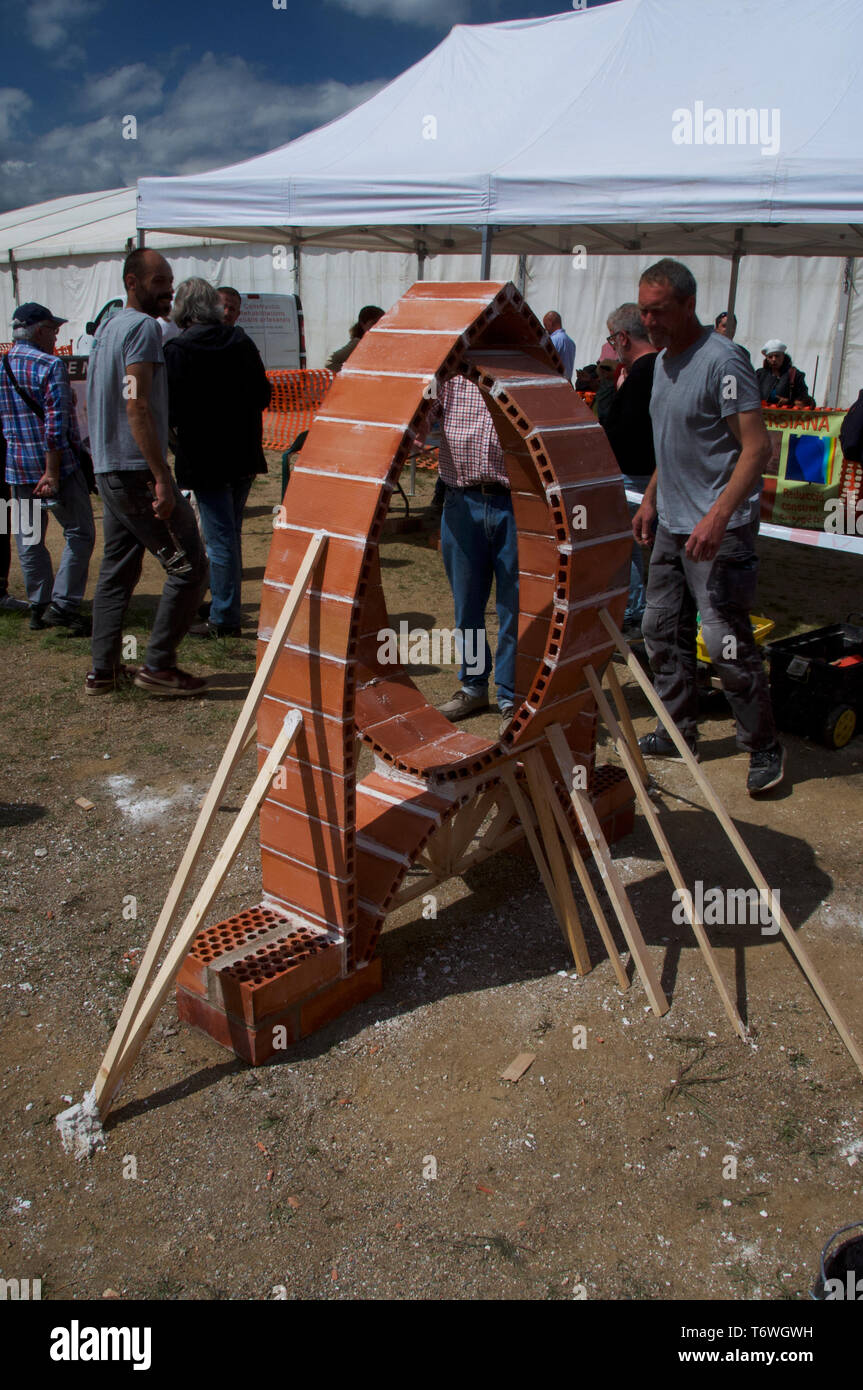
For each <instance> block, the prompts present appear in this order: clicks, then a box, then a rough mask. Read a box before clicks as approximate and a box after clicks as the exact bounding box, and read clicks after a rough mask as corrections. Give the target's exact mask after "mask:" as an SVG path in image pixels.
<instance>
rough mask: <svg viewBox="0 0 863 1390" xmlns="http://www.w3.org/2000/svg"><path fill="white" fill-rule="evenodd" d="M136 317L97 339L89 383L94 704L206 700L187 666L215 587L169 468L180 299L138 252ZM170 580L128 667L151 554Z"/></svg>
mask: <svg viewBox="0 0 863 1390" xmlns="http://www.w3.org/2000/svg"><path fill="white" fill-rule="evenodd" d="M123 284H124V286H125V289H126V295H127V300H126V307H125V309H121V310H120V311H119V312H118V313H116V314H114V315H112V317H111V318H109V319H107V320H106V321H105V322H104V323H103V324H102V326H101V327H100V329H99V332H98V333H97V335H96V341H95V342H94V344H93V351H92V353H91V354H90V367H89V371H88V373H87V415H88V418H89V423H90V445H91V448H92V450H93V467H94V469H95V473H96V486H97V487H98V489H99V496H100V497H101V499H102V503H103V505H104V514H103V522H102V525H103V529H104V534H105V546H104V552H103V556H102V566H101V569H100V571H99V582H98V584H97V585H96V593H95V596H94V598H93V670H92V671H90V673H89V674H88V676H87V680H86V683H85V689H86V692H87V694H88V695H102V694H105V693H107V692H109V691H111V690H115V689H117V688H118V687H119V686H121V685H124V684H126V683H127V682H128V680H130V679H132V680H134V683H135V685H136V686H138V687H139V688H140V689H141V690H145V691H146V692H147V693H148V694H149V695H157V696H177V695H196V694H198V693H199V692H200V691H201V690H203V688H204V686H205V685H206V681H204V680H202V679H201V678H200V677H198V676H192V675H189V674H188V673H187V672H185V671H181V670H180V669H179V668H178V666H177V646H178V644H179V643H180V641H181V640H182V639H183V637H185V635H186V633H187V632H188V631H189V628H190V626H191V623H192V620H193V618H194V616H195V611H196V609H197V607H198V604H199V603H200V602H201V599H202V597H203V594H204V589H205V588H206V584H207V560H206V556H205V554H204V547H203V543H202V541H201V535H200V532H199V530H198V526H197V523H196V521H195V517H194V514H193V512H192V509H191V507H190V506H189V503H188V502H187V501H186V499H185V498H184V497H182V496H181V494H180V492H179V489H178V488H177V484H176V483H175V481H174V479H173V477H172V476H171V470H170V469H169V467H168V464H167V448H168V382H167V376H166V372H165V356H164V353H163V351H162V334H161V332H160V330H159V324H158V319H159V317H160V316H164V315H165V314H167V312H168V310H169V309H170V307H171V300H172V299H173V285H174V278H173V275H172V273H171V267H170V266H169V265H168V262H167V261H166V260H165V258H164V256H160V255H159V253H158V251H148V250H143V249H142V250H137V251H132V252H131V253H130V255H128V256H127V257H126V260H125V263H124V265H123ZM148 550H149V552H150V554H151V555H155V557H156V559H157V560H158V561H159V563H160V564H161V566H162V568H163V569H164V571H165V576H166V577H165V584H164V587H163V589H162V597H161V599H160V600H159V606H158V608H157V609H156V615H155V618H154V620H153V627H152V630H151V632H150V640H149V642H148V644H147V652H146V657H145V664H144V665H143V666H142V667H141V669H140V671H138V672H136V673H132V672H131V671H128V670H127V669H126V668H125V667H124V666H123V665H122V664H121V660H120V657H121V651H122V640H123V620H124V618H125V615H126V609H127V608H128V606H129V601H130V599H131V597H132V594H133V592H134V589H135V586H136V584H137V583H138V580H139V579H140V577H141V565H142V563H143V559H144V554H145V552H146V551H148Z"/></svg>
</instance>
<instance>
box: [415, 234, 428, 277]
mask: <svg viewBox="0 0 863 1390" xmlns="http://www.w3.org/2000/svg"><path fill="white" fill-rule="evenodd" d="M428 253H429V249H428V247H427V246H426V244H425V242H424V241H418V242H417V279H418V280H424V279H425V278H426V257H427V256H428Z"/></svg>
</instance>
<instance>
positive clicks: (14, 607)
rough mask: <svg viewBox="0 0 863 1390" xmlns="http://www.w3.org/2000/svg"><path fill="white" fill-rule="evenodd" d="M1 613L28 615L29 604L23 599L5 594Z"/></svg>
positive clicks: (1, 602)
mask: <svg viewBox="0 0 863 1390" xmlns="http://www.w3.org/2000/svg"><path fill="white" fill-rule="evenodd" d="M0 611H2V612H3V613H28V612H29V611H30V605H29V603H25V602H24V600H23V599H22V598H13V597H12V595H11V594H4V595H3V597H2V598H0Z"/></svg>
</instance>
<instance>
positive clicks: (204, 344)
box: [165, 277, 270, 637]
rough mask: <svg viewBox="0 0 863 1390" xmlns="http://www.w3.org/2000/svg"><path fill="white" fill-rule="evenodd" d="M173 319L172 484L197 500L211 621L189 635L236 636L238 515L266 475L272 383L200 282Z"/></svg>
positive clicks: (185, 288)
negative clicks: (265, 424)
mask: <svg viewBox="0 0 863 1390" xmlns="http://www.w3.org/2000/svg"><path fill="white" fill-rule="evenodd" d="M172 316H173V318H174V321H175V323H176V324H177V326H178V327H179V328H180V329H181V332H180V335H179V337H177V338H173V339H172V340H171V341H170V342H168V343H166V344H165V362H166V365H167V368H168V402H169V404H168V413H169V419H170V422H171V427H172V429H173V430H174V434H175V440H176V443H175V466H176V473H177V482H178V484H179V486H180V487H181V488H186V489H190V490H191V491H193V492H194V494H195V499H196V501H197V503H198V510H199V512H200V516H201V526H202V528H203V531H204V540H205V541H206V544H207V552H208V554H209V557H210V591H211V593H212V603H211V604H210V615H209V622H208V623H207V625H206V626H205V627H204V628H202V629H195V628H193V629H192V632H193V633H195V634H196V635H201V636H211V637H238V636H239V635H240V632H241V625H242V621H243V613H242V607H241V602H242V574H243V551H242V527H243V509H244V507H245V505H246V499H247V498H248V495H249V489H250V488H251V486H252V482H253V480H254V476H255V474H256V473H266V471H267V464H266V460H265V459H264V452H263V448H262V446H261V439H262V422H261V413H262V411H264V410H266V408H267V406H268V405H269V403H270V383H269V380H268V379H267V374H266V372H265V370H264V364H263V362H262V361H261V358H260V354H259V352H258V349H257V348H256V347H255V345H254V343H253V342H252V340H251V338H249V337H247V335H246V334H245V333H244V332H243V331H242V329H239V328H230V327H227V326H226V324H225V323H224V320H223V316H222V305H221V303H220V300H219V296H218V294H217V292H216V290H214V289H213V287H212V286H211V285H209V284H208V283H207V281H206V280H201V279H198V278H197V277H194V278H192V279H190V280H184V281H183V283H182V284H181V285H179V286H178V287H177V292H176V295H175V298H174V309H173V315H172Z"/></svg>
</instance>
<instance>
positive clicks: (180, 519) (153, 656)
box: [92, 468, 208, 671]
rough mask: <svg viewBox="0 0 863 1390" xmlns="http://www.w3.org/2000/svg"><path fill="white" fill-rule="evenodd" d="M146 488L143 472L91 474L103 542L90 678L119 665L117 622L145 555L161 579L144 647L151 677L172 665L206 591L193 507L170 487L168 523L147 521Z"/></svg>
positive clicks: (149, 478)
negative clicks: (154, 562) (161, 571)
mask: <svg viewBox="0 0 863 1390" xmlns="http://www.w3.org/2000/svg"><path fill="white" fill-rule="evenodd" d="M152 485H153V475H152V473H151V472H150V470H149V469H148V468H144V469H134V470H127V471H117V472H113V473H98V474H97V475H96V486H97V487H98V489H99V496H100V497H101V499H102V502H103V505H104V515H103V520H102V529H103V532H104V538H105V549H104V554H103V557H102V567H101V569H100V570H99V581H98V583H97V585H96V593H95V595H94V597H93V643H92V650H93V669H94V670H96V671H113V670H116V669H117V667H118V666H119V665H120V663H121V653H122V640H123V619H124V617H125V615H126V609H127V608H128V606H129V600H130V599H131V597H132V594H133V592H134V590H135V586H136V584H137V583H138V580H139V579H140V578H141V566H142V565H143V562H144V551H145V550H149V551H150V553H151V554H152V555H155V556H156V558H157V560H158V561H159V563H160V564H161V565H162V567H163V569H164V570H165V574H166V578H165V584H164V587H163V589H162V597H161V599H160V600H159V606H158V608H157V610H156V617H155V620H154V622H153V630H152V632H151V633H150V640H149V643H148V644H147V653H146V657H145V664H146V665H147V666H148V667H149V669H150V670H151V671H165V670H170V669H171V668H172V667H174V666H176V664H177V646H178V645H179V643H180V642H181V641H182V639H183V638H184V637H185V635H186V633H187V632H188V631H189V628H190V627H191V625H192V622H193V621H194V617H195V613H196V612H197V608H198V605H199V603H200V602H201V599H202V598H203V595H204V592H205V590H206V587H207V579H208V572H207V557H206V555H205V553H204V547H203V544H202V541H201V534H200V532H199V530H198V524H197V522H196V521H195V516H194V513H193V511H192V508H191V507H190V506H189V503H188V502H187V501H186V499H185V498H184V497H183V496H182V494H181V493H180V491H179V489H178V488H177V485H176V483H174V482H173V480H172V487H173V491H174V510H173V512H172V513H171V515H170V517H169V518H168V520H167V521H160V520H159V519H158V517H156V516H154V514H153V493H152V491H151V489H152Z"/></svg>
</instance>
